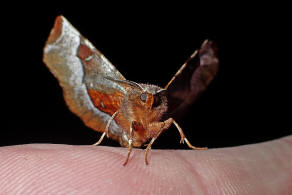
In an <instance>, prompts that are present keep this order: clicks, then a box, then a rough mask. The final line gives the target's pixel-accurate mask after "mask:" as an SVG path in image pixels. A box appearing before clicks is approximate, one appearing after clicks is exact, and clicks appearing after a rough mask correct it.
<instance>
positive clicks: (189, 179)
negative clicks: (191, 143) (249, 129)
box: [0, 136, 292, 194]
mask: <svg viewBox="0 0 292 195" xmlns="http://www.w3.org/2000/svg"><path fill="white" fill-rule="evenodd" d="M126 154H127V149H125V148H113V147H105V146H71V145H54V144H29V145H18V146H7V147H2V148H0V181H1V182H0V194H17V193H18V194H292V136H290V137H286V138H283V139H279V140H276V141H270V142H265V143H261V144H253V145H246V146H240V147H233V148H223V149H209V150H205V151H192V150H151V152H150V155H149V161H150V164H149V165H148V166H147V165H145V163H144V151H143V150H141V149H135V150H133V152H132V155H131V158H130V161H129V163H128V164H127V165H126V166H123V162H124V160H125V157H126Z"/></svg>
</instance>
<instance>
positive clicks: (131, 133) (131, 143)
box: [123, 122, 133, 166]
mask: <svg viewBox="0 0 292 195" xmlns="http://www.w3.org/2000/svg"><path fill="white" fill-rule="evenodd" d="M128 148H129V151H128V154H127V158H126V160H125V162H124V164H123V165H124V166H125V165H126V164H127V163H128V161H129V158H130V155H131V152H132V149H133V127H132V122H131V125H130V138H129V141H128Z"/></svg>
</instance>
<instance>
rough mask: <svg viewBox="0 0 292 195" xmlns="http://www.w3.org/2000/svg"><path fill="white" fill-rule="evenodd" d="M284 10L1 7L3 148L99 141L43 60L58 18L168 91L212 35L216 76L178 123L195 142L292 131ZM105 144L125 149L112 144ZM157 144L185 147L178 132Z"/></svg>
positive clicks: (131, 73) (248, 139)
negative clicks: (215, 47)
mask: <svg viewBox="0 0 292 195" xmlns="http://www.w3.org/2000/svg"><path fill="white" fill-rule="evenodd" d="M47 3H48V2H47ZM283 7H284V6H283ZM283 7H281V8H280V7H276V6H274V5H271V6H270V7H267V6H266V5H260V6H255V5H245V6H244V5H228V6H226V7H225V6H223V5H221V6H220V7H219V6H217V5H213V6H210V5H199V4H196V5H193V4H185V5H179V6H178V5H174V4H173V5H168V4H164V5H156V4H152V5H145V4H141V5H137V4H129V5H125V4H123V5H116V4H114V3H112V4H109V5H103V4H101V3H98V2H95V4H92V3H86V2H79V3H78V4H74V3H73V2H71V3H70V4H63V5H60V4H53V3H51V4H50V5H48V4H47V5H35V4H32V5H28V4H25V5H20V4H17V3H15V5H13V6H8V5H7V6H6V7H5V6H4V7H3V9H6V11H7V12H5V14H4V13H2V14H3V15H2V16H1V23H2V24H1V47H2V52H1V99H2V100H1V104H2V106H1V107H2V109H1V113H2V116H1V132H0V133H1V134H0V145H2V146H5V145H14V144H25V143H58V144H87V145H89V144H92V143H94V142H95V141H97V139H98V138H99V136H100V133H97V132H94V131H92V130H91V129H89V128H87V127H85V126H84V125H83V123H82V122H81V120H80V119H79V118H78V117H76V116H75V115H74V114H72V113H71V112H70V111H69V110H68V108H67V106H66V105H65V102H64V100H63V96H62V90H61V88H60V87H59V85H58V82H57V80H56V79H55V78H54V77H53V75H52V74H51V73H50V72H49V71H48V69H47V68H46V66H45V65H44V64H43V62H42V49H43V47H44V44H45V41H46V39H47V37H48V35H49V32H50V30H51V28H52V26H53V24H54V20H55V17H56V16H57V15H60V14H63V15H64V16H65V17H66V18H67V19H68V20H69V21H70V22H71V23H72V24H73V25H74V26H75V27H76V28H77V29H78V30H79V31H80V32H81V33H82V34H83V35H84V36H85V37H87V38H88V39H89V40H90V41H91V42H92V43H93V44H94V45H95V46H96V48H97V49H99V50H100V51H101V52H102V53H103V54H104V55H105V56H106V57H107V58H108V59H109V60H110V61H111V62H112V63H113V64H114V65H115V66H116V67H117V69H118V70H119V71H120V72H121V73H122V74H123V75H124V76H125V77H126V78H127V79H129V80H133V81H136V82H141V83H151V84H157V85H159V86H164V85H165V84H166V83H167V82H168V81H169V80H170V78H171V77H172V76H173V74H174V73H175V72H176V71H177V69H178V68H179V67H180V65H181V64H182V63H183V62H184V61H185V60H186V59H187V58H188V57H189V55H190V54H192V52H193V51H194V50H195V49H197V48H198V47H199V46H200V45H201V43H202V42H203V41H204V40H205V39H207V38H208V39H211V40H214V41H215V42H216V43H217V44H218V47H219V58H220V70H219V73H218V75H217V77H216V78H215V80H214V81H213V82H212V83H211V85H210V86H209V88H208V89H207V91H206V92H205V93H204V94H203V95H202V96H201V98H200V99H199V100H198V101H197V102H196V103H195V104H194V105H193V106H192V107H191V111H190V112H189V113H188V114H187V115H186V116H185V117H184V118H183V119H182V120H181V121H179V124H180V125H181V126H182V128H183V129H184V131H185V134H186V135H187V137H188V138H189V140H190V141H191V142H192V143H193V144H194V145H196V146H208V147H211V148H212V147H227V146H236V145H242V144H249V143H257V142H261V141H267V140H271V139H275V138H279V137H282V136H285V135H289V134H291V132H292V123H291V108H292V104H291V98H292V96H291V94H290V92H291V84H292V76H291V74H292V68H291V66H292V64H291V47H290V46H291V30H289V28H290V26H291V22H290V21H289V17H288V16H289V14H288V12H286V10H285V9H284V8H283ZM103 145H113V146H118V143H115V142H113V141H110V140H108V139H105V141H104V142H103ZM153 148H187V146H182V145H180V144H179V134H178V132H177V130H176V129H175V128H174V127H171V128H170V129H169V130H168V131H167V132H165V133H164V134H162V135H161V136H160V138H159V139H158V140H157V141H156V143H155V145H153Z"/></svg>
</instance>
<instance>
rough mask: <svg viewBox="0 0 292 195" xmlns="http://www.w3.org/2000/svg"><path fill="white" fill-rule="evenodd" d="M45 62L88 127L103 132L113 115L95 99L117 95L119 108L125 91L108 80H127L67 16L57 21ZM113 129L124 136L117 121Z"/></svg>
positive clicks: (113, 124)
mask: <svg viewBox="0 0 292 195" xmlns="http://www.w3.org/2000/svg"><path fill="white" fill-rule="evenodd" d="M43 60H44V62H45V64H46V65H47V66H48V68H49V69H50V71H51V72H52V73H53V74H54V76H55V77H56V78H57V79H58V81H59V84H60V85H61V87H62V88H63V93H64V97H65V101H66V103H67V105H68V106H69V108H70V110H71V111H72V112H73V113H75V114H76V115H77V116H79V117H80V118H81V119H82V120H83V122H84V123H85V124H86V125H87V126H88V127H90V128H92V129H94V130H97V131H103V130H104V127H105V125H106V123H107V121H108V120H109V119H110V117H111V113H106V112H103V111H101V110H99V109H98V108H97V106H95V105H94V103H96V102H94V101H92V100H93V99H92V98H94V97H96V95H97V94H103V93H104V92H106V91H107V92H110V93H114V92H117V93H118V94H119V96H116V105H115V108H116V107H118V106H119V105H118V104H119V103H120V101H121V98H122V95H121V94H122V93H123V90H125V89H123V88H122V87H120V86H119V85H116V84H113V85H108V83H107V82H108V81H107V80H106V79H105V77H110V78H113V79H116V80H124V79H125V78H124V77H123V75H122V74H121V73H119V71H118V70H117V69H116V68H115V67H114V66H113V65H112V64H111V63H110V62H109V61H108V60H107V59H106V58H105V57H104V56H103V55H102V54H101V53H100V52H99V51H98V50H97V49H95V48H94V46H93V45H92V44H91V43H90V42H89V41H88V40H87V39H85V38H84V37H83V36H82V35H81V34H80V33H79V32H78V31H77V30H76V29H75V28H74V27H73V26H72V25H71V24H70V23H69V22H68V21H67V20H66V19H65V18H64V17H63V16H58V17H57V18H56V21H55V25H54V27H53V29H52V30H51V33H50V35H49V38H48V40H47V43H46V46H45V48H44V56H43ZM89 91H91V93H90V92H89ZM90 94H91V95H90ZM107 99H108V102H110V99H109V98H107ZM99 104H102V103H100V102H99ZM110 129H111V131H112V132H116V134H119V133H121V129H120V127H119V126H118V125H117V124H116V123H115V121H112V122H111V125H110Z"/></svg>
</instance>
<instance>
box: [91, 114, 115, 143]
mask: <svg viewBox="0 0 292 195" xmlns="http://www.w3.org/2000/svg"><path fill="white" fill-rule="evenodd" d="M117 113H118V111H116V112H115V113H114V114H113V115H112V116H111V118H110V119H109V120H108V121H107V124H106V126H105V130H104V132H103V134H102V135H101V136H100V138H99V140H98V141H97V142H96V143H95V144H93V145H94V146H97V145H99V144H100V143H101V141H102V140H103V138H104V136H105V135H106V136H107V137H108V128H109V126H110V124H111V122H112V121H113V119H114V118H115V116H116V115H117Z"/></svg>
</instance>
